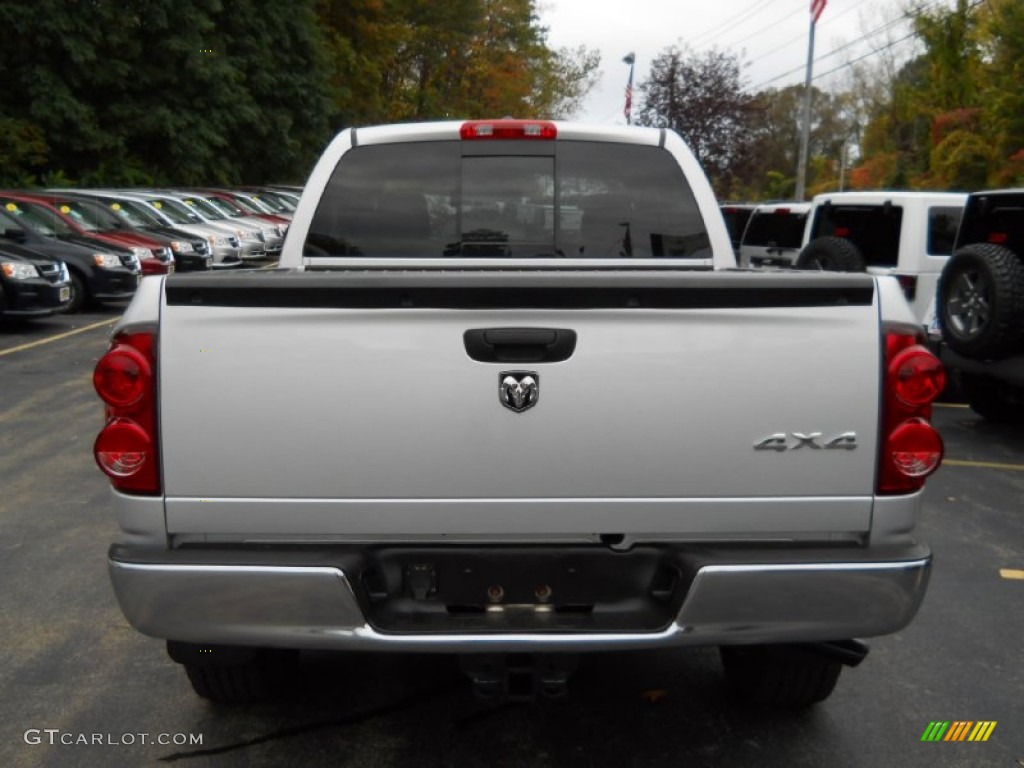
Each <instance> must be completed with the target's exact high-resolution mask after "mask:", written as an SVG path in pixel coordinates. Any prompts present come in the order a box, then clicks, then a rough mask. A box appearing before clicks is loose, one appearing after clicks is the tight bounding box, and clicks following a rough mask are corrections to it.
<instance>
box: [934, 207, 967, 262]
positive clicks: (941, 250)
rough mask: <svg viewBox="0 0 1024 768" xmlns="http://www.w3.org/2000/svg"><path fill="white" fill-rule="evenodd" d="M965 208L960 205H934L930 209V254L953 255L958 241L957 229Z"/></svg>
mask: <svg viewBox="0 0 1024 768" xmlns="http://www.w3.org/2000/svg"><path fill="white" fill-rule="evenodd" d="M963 212H964V209H963V208H962V207H959V206H948V207H938V206H936V207H933V208H929V209H928V254H929V255H930V256H952V255H953V245H954V243H956V231H957V229H958V228H959V226H960V218H961V217H962V216H963Z"/></svg>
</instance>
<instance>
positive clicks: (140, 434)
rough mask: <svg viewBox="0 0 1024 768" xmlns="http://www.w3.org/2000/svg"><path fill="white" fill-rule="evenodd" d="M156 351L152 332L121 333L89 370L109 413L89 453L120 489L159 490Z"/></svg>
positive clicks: (143, 491)
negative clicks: (94, 366)
mask: <svg viewBox="0 0 1024 768" xmlns="http://www.w3.org/2000/svg"><path fill="white" fill-rule="evenodd" d="M155 352H156V350H155V338H154V336H153V334H152V333H119V334H118V335H117V336H115V337H114V340H113V341H112V342H111V345H110V350H109V351H108V352H107V353H106V354H105V355H104V356H103V357H101V358H100V361H99V362H98V363H97V364H96V369H95V370H94V371H93V376H92V380H93V386H94V387H95V388H96V393H97V394H98V395H99V396H100V399H102V400H103V402H104V403H105V404H106V417H107V418H106V424H105V425H104V427H103V429H102V430H101V431H100V433H99V435H98V436H97V437H96V442H95V443H94V444H93V455H94V456H95V457H96V463H97V464H98V465H99V468H100V469H102V470H103V472H104V473H105V474H106V475H107V476H108V477H109V478H110V481H111V483H112V484H113V486H114V487H115V488H117V489H118V490H119V491H125V492H131V493H140V494H148V495H155V494H158V493H160V462H159V460H158V456H157V434H156V375H155V374H156V355H155Z"/></svg>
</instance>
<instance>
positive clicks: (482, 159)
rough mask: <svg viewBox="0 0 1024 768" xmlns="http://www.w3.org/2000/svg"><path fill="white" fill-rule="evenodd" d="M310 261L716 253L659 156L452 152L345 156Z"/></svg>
mask: <svg viewBox="0 0 1024 768" xmlns="http://www.w3.org/2000/svg"><path fill="white" fill-rule="evenodd" d="M305 255H307V256H311V257H333V256H345V257H352V256H356V257H358V256H363V257H411V258H437V257H462V258H506V257H507V258H554V257H561V258H587V259H593V258H600V259H604V258H702V259H703V258H710V256H711V248H710V241H709V239H708V235H707V230H706V229H705V227H704V222H703V220H702V219H701V217H700V214H699V212H698V209H697V204H696V202H695V200H694V197H693V193H692V192H691V190H690V187H689V185H688V184H687V182H686V179H685V177H684V175H683V172H682V170H681V169H680V168H679V166H678V164H677V163H676V162H675V160H674V159H673V158H672V157H671V155H670V154H669V153H668V152H667V151H665V150H663V149H659V148H656V147H640V146H633V145H620V144H603V143H595V142H570V141H558V142H551V143H547V144H545V146H543V147H540V148H536V149H535V148H534V147H532V146H527V147H524V145H523V143H522V142H502V141H492V142H489V143H488V146H487V147H486V148H481V146H480V145H479V144H477V143H473V145H472V146H471V147H469V148H467V147H466V144H465V143H463V142H458V141H452V142H430V143H409V144H389V145H368V146H363V147H356V148H354V149H352V150H350V151H349V152H347V153H346V154H345V155H344V156H343V157H342V159H341V162H340V163H339V164H338V167H337V168H336V169H335V171H334V174H333V176H332V178H331V180H330V182H329V183H328V185H327V188H326V189H325V191H324V194H323V197H322V198H321V200H320V204H319V206H318V208H317V211H316V214H315V215H314V217H313V221H312V224H311V225H310V231H309V236H308V238H307V240H306V243H305Z"/></svg>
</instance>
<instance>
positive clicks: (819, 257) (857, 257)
mask: <svg viewBox="0 0 1024 768" xmlns="http://www.w3.org/2000/svg"><path fill="white" fill-rule="evenodd" d="M793 267H794V268H795V269H820V270H824V271H826V272H863V271H864V270H865V269H866V268H867V263H866V262H865V261H864V256H863V255H861V252H860V249H859V248H857V246H856V245H854V244H853V243H851V242H850V241H849V240H846V239H844V238H842V237H818V238H815V239H814V240H811V242H809V243H808V244H807V245H805V246H804V248H803V250H802V251H800V255H799V256H797V257H796V261H795V262H794V263H793Z"/></svg>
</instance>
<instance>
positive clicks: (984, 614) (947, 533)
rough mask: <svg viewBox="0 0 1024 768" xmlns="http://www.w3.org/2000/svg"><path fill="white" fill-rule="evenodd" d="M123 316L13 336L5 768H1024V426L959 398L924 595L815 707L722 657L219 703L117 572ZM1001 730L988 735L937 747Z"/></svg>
mask: <svg viewBox="0 0 1024 768" xmlns="http://www.w3.org/2000/svg"><path fill="white" fill-rule="evenodd" d="M122 309H123V307H118V306H110V307H106V308H103V309H100V310H95V311H90V312H88V313H85V314H82V315H77V316H58V317H53V318H49V319H45V320H39V321H34V322H31V323H23V324H19V325H15V326H12V327H3V328H0V488H2V492H0V553H2V554H0V585H2V586H0V608H2V610H0V639H2V643H0V660H2V663H0V692H2V694H3V695H2V698H0V722H2V726H0V765H3V766H34V765H46V766H51V765H52V766H95V765H105V766H107V765H109V766H120V765H151V764H163V763H178V764H181V765H190V766H191V765H198V766H207V765H217V766H221V765H251V766H264V765H266V766H271V765H273V766H276V765H296V764H306V765H328V764H329V765H332V766H417V767H420V766H434V765H437V766H459V767H461V766H485V765H486V766H491V767H493V766H552V767H554V766H616V768H618V767H620V766H673V767H677V766H690V765H693V766H701V765H713V766H751V765H757V766H762V765H780V766H782V765H784V766H866V767H870V768H878V767H879V766H919V765H920V766H933V767H934V766H972V767H973V766H1000V767H1001V768H1020V766H1024V610H1022V606H1024V579H1022V578H1021V577H1022V576H1024V512H1022V509H1021V500H1022V499H1024V431H1021V430H1013V429H1009V428H1001V427H996V426H993V425H991V424H988V423H986V422H984V421H982V420H981V419H980V418H979V417H977V416H975V415H974V414H973V413H972V412H971V411H970V410H968V409H966V408H964V407H962V406H959V405H957V404H956V403H946V404H943V405H941V406H940V407H939V408H938V409H937V412H936V417H935V420H936V423H937V424H938V426H939V428H940V430H941V432H942V434H943V436H944V439H945V441H946V447H947V460H946V462H945V465H944V467H943V468H942V469H941V470H940V471H939V473H938V474H937V475H936V476H934V477H933V478H932V479H931V480H930V481H929V484H928V487H927V490H926V504H925V511H924V515H923V519H922V522H921V528H922V530H923V535H922V538H924V539H926V540H927V541H928V542H929V544H930V545H931V547H932V549H933V551H934V553H935V567H934V569H933V575H932V581H931V585H930V588H929V593H928V596H927V597H926V599H925V603H924V606H923V607H922V609H921V612H920V613H919V614H918V616H917V618H916V619H915V620H914V622H913V623H912V624H911V625H910V626H909V627H908V628H907V629H905V630H904V631H902V632H900V633H897V634H895V635H891V636H888V637H884V638H878V639H875V640H872V641H870V645H871V646H872V651H871V654H870V655H869V656H868V659H867V660H866V661H865V662H864V664H862V665H861V666H860V667H858V668H856V669H852V670H847V671H845V672H844V673H843V676H842V678H841V679H840V683H839V686H838V688H837V690H836V692H835V694H834V695H833V696H832V697H831V698H830V699H829V700H827V701H826V702H825V703H824V704H822V705H820V706H818V707H816V708H814V709H811V710H807V711H800V712H789V711H779V710H774V711H773V710H767V711H766V710H758V709H748V708H743V707H738V706H736V705H735V704H733V703H731V702H730V701H729V700H728V699H727V698H726V697H725V695H724V689H723V686H722V685H721V682H722V681H721V674H720V670H719V665H718V659H717V652H716V651H714V650H713V649H698V650H678V651H659V652H644V653H637V652H618V653H608V654H600V655H594V656H589V657H585V658H584V659H583V660H582V663H581V666H580V669H579V671H578V672H577V673H576V675H575V677H574V678H573V681H572V683H571V686H570V693H569V696H568V697H567V698H565V699H563V700H559V701H554V702H545V703H542V704H538V705H523V704H508V705H499V706H494V705H488V704H485V703H482V702H478V701H477V700H476V699H474V697H473V695H472V691H471V689H470V686H469V684H468V682H467V681H465V680H464V679H463V676H462V675H461V673H460V672H459V670H458V666H457V664H456V662H455V661H454V660H452V659H449V658H445V657H435V656H390V655H377V654H373V655H370V654H367V655H358V656H355V655H353V656H341V657H338V656H330V655H324V656H310V657H309V658H307V659H306V660H305V663H304V664H303V666H302V668H301V673H300V678H299V679H298V680H297V681H296V684H295V686H294V687H293V689H292V690H291V691H290V693H289V695H288V696H287V697H286V698H285V699H284V700H282V701H281V702H278V703H276V704H273V705H270V704H267V705H261V706H258V707H249V708H223V709H222V708H216V707H214V706H211V705H209V704H208V703H206V702H204V701H202V700H200V699H199V698H197V697H196V696H195V695H194V694H193V692H192V690H191V688H190V686H189V685H188V682H187V680H186V678H185V675H184V673H183V672H182V670H181V669H180V668H179V667H178V666H177V665H176V664H174V663H172V662H171V661H170V660H169V659H168V658H167V657H166V654H165V653H164V649H163V644H162V643H161V642H160V641H158V640H154V639H151V638H146V637H143V636H141V635H139V634H138V633H137V632H135V631H134V630H133V629H132V628H131V627H129V626H128V625H127V623H126V622H125V621H124V619H123V618H122V616H121V613H120V611H119V610H118V607H117V605H116V603H115V601H114V597H113V594H112V592H111V590H110V586H109V583H108V580H107V574H106V563H105V556H106V550H107V546H108V544H109V542H110V541H111V540H112V539H113V537H114V533H115V523H114V520H113V518H112V515H111V514H110V513H109V510H108V508H107V482H106V480H105V478H104V477H103V476H102V475H101V474H100V472H99V471H98V470H97V469H96V467H95V466H94V464H93V459H92V454H91V445H92V441H93V439H94V437H95V434H96V432H97V430H98V429H99V426H100V420H101V406H100V403H99V401H98V399H97V398H96V397H95V395H94V394H93V391H92V388H91V372H92V367H93V365H94V363H95V361H96V360H97V359H98V357H99V356H100V355H101V354H102V352H103V350H104V348H105V342H106V334H107V332H108V330H109V328H110V324H111V323H112V322H113V320H114V319H115V318H116V317H117V315H118V313H119V312H120V311H121V310H122ZM254 385H258V382H254ZM983 720H985V721H995V722H996V723H997V725H996V727H995V729H994V730H993V732H992V734H991V736H990V738H989V740H988V741H987V742H984V743H969V742H961V743H950V742H939V743H929V742H922V741H921V737H922V734H923V733H924V731H925V729H926V728H927V727H928V725H929V723H930V722H932V721H983ZM97 736H98V737H99V741H100V742H101V743H92V742H94V741H96V737H97ZM196 736H199V737H200V738H201V743H198V744H197V743H194V741H195V737H196ZM83 737H84V739H85V741H86V742H88V743H81V742H82V738H83ZM162 737H167V738H162ZM62 740H64V741H69V740H70V741H72V742H73V743H71V744H62V743H61V741H62ZM158 740H163V741H166V742H168V743H164V744H161V743H152V742H156V741H158ZM182 740H184V741H185V743H181V742H182ZM51 741H53V742H54V743H52V744H51V743H50V742H51ZM144 742H146V743H144ZM189 742H193V743H189Z"/></svg>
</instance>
